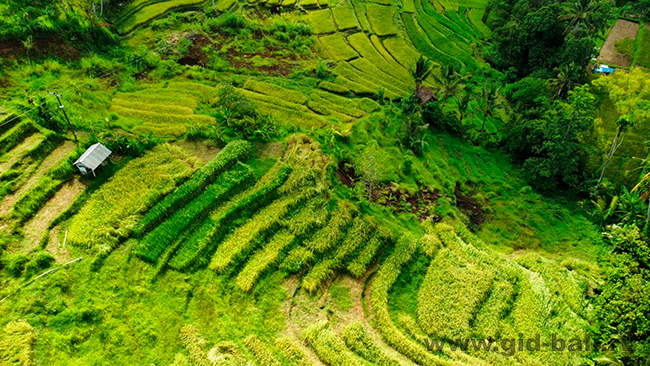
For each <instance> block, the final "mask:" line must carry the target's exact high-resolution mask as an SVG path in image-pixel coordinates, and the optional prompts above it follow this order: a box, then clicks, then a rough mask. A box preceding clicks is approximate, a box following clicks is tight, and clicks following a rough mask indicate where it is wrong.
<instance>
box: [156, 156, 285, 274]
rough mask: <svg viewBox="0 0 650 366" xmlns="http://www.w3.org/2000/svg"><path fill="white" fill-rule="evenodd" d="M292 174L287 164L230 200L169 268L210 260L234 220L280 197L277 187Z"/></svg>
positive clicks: (203, 226)
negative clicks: (212, 251) (211, 249)
mask: <svg viewBox="0 0 650 366" xmlns="http://www.w3.org/2000/svg"><path fill="white" fill-rule="evenodd" d="M290 172H291V169H290V168H289V167H288V166H287V165H284V164H282V165H279V166H277V168H275V169H272V170H271V171H270V172H269V173H267V175H265V176H264V177H263V179H262V180H260V181H258V182H257V184H256V185H255V186H254V187H252V188H250V189H249V190H246V191H244V192H242V193H240V194H239V195H237V196H236V197H234V198H233V199H232V200H230V201H229V202H228V203H227V204H225V205H224V206H223V207H222V208H220V209H219V210H218V212H217V213H215V214H214V218H208V219H207V220H206V222H205V223H204V225H202V226H201V227H200V228H199V230H197V233H200V235H192V236H191V237H190V239H189V240H187V241H186V242H185V243H183V245H182V246H181V247H180V248H179V250H178V252H177V253H176V254H175V255H174V257H172V259H171V261H170V262H169V266H170V267H171V268H174V269H177V270H185V269H188V268H189V267H190V266H191V265H193V264H195V263H196V262H197V261H198V260H199V259H201V257H203V256H206V257H207V256H208V255H209V254H208V252H210V248H211V247H212V246H213V245H214V244H217V243H218V242H219V241H220V239H221V238H222V237H223V236H224V235H226V234H227V232H228V230H229V229H230V228H231V226H232V225H233V221H234V220H236V219H237V218H239V217H246V216H248V215H251V214H253V213H255V212H256V211H257V210H258V209H259V208H260V207H263V206H265V205H266V204H268V203H269V202H270V201H272V200H273V199H275V198H276V197H277V194H276V193H277V189H278V187H280V185H282V184H283V183H284V182H285V181H286V179H287V178H288V176H289V173H290Z"/></svg>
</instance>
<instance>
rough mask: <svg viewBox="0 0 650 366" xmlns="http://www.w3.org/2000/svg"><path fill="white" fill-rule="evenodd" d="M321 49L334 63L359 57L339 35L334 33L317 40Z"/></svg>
mask: <svg viewBox="0 0 650 366" xmlns="http://www.w3.org/2000/svg"><path fill="white" fill-rule="evenodd" d="M318 43H319V44H320V46H321V47H322V49H323V50H324V51H325V52H327V54H328V55H330V57H331V58H332V60H335V61H348V60H351V59H353V58H356V57H359V55H358V54H357V52H356V51H355V50H354V49H352V47H350V46H349V45H348V44H347V42H345V39H344V38H343V36H342V35H341V34H340V33H334V34H330V35H327V36H322V37H319V38H318Z"/></svg>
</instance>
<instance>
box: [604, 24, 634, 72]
mask: <svg viewBox="0 0 650 366" xmlns="http://www.w3.org/2000/svg"><path fill="white" fill-rule="evenodd" d="M638 33H639V23H634V22H630V21H629V20H623V19H618V20H617V21H616V24H614V28H612V30H611V31H610V32H609V35H608V36H607V40H605V44H603V47H602V48H601V49H600V56H598V61H599V62H601V63H604V64H607V65H609V66H621V67H630V66H631V65H632V60H630V59H629V58H628V57H627V56H625V55H623V54H622V53H620V52H618V50H617V49H616V42H618V41H620V40H622V39H624V38H630V39H636V37H637V34H638Z"/></svg>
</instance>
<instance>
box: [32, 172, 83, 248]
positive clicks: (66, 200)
mask: <svg viewBox="0 0 650 366" xmlns="http://www.w3.org/2000/svg"><path fill="white" fill-rule="evenodd" d="M85 189H86V185H85V184H83V183H81V182H80V181H79V180H78V179H73V180H72V181H70V182H67V183H65V184H64V185H63V187H61V189H60V190H59V191H58V192H57V193H56V194H55V195H54V197H52V198H51V199H50V200H49V201H47V203H46V204H45V206H43V208H42V209H41V210H40V211H39V212H38V213H37V214H36V216H34V218H33V219H31V220H30V221H29V222H27V224H26V225H25V227H24V232H25V237H26V238H28V239H30V240H31V243H29V244H31V245H29V246H30V249H31V247H33V245H34V244H36V243H37V241H38V240H40V238H41V237H42V236H43V235H44V234H45V232H46V231H47V228H48V226H49V225H50V223H51V222H52V221H53V220H54V219H55V218H56V217H58V216H59V215H60V214H61V213H63V211H65V210H66V209H68V207H70V205H71V204H72V202H74V199H75V198H77V196H78V195H80V194H81V192H83V191H84V190H85Z"/></svg>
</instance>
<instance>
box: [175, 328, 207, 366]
mask: <svg viewBox="0 0 650 366" xmlns="http://www.w3.org/2000/svg"><path fill="white" fill-rule="evenodd" d="M179 338H180V340H181V343H183V347H185V350H186V351H187V353H188V354H189V355H190V358H191V359H192V363H193V364H195V365H197V366H210V365H211V364H212V363H211V362H210V361H209V359H208V357H207V356H208V355H207V352H205V351H204V349H205V343H206V342H205V339H203V338H202V337H201V336H200V335H199V332H198V331H197V330H196V328H194V326H193V325H189V324H188V325H185V326H183V327H182V328H181V331H180V334H179Z"/></svg>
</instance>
